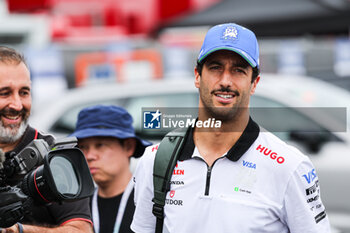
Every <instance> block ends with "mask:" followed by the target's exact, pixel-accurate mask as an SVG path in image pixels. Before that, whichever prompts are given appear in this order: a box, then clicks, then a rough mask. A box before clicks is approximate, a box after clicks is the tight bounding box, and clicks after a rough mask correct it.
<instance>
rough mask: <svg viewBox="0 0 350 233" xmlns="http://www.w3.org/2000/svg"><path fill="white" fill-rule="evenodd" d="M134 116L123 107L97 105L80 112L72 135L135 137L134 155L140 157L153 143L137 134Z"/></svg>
mask: <svg viewBox="0 0 350 233" xmlns="http://www.w3.org/2000/svg"><path fill="white" fill-rule="evenodd" d="M132 122H133V119H132V116H131V115H130V114H129V113H128V112H127V111H126V110H125V109H124V108H122V107H119V106H113V105H95V106H92V107H87V108H84V109H83V110H81V111H80V112H79V115H78V120H77V124H76V128H75V131H74V132H73V133H72V134H71V135H70V136H74V137H77V138H78V139H83V138H89V137H115V138H118V139H127V138H135V139H136V141H137V144H136V149H135V152H134V155H133V157H135V158H138V157H140V156H141V155H142V154H143V152H144V151H145V148H146V147H147V146H149V145H151V144H152V143H150V142H148V141H146V140H142V139H141V138H139V137H137V136H136V135H135V131H134V128H133V126H132Z"/></svg>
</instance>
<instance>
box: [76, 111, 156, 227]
mask: <svg viewBox="0 0 350 233" xmlns="http://www.w3.org/2000/svg"><path fill="white" fill-rule="evenodd" d="M132 122H133V118H132V116H131V115H130V114H129V113H128V112H127V111H126V110H125V109H124V108H122V107H119V106H113V105H96V106H91V107H87V108H84V109H83V110H81V111H80V112H79V115H78V120H77V124H76V129H75V131H74V132H73V133H72V134H71V136H75V137H76V138H77V139H78V147H79V148H80V149H81V150H82V151H83V153H84V155H85V157H86V160H87V162H88V165H89V168H90V172H91V175H92V177H93V179H94V181H95V183H96V184H97V188H96V190H95V193H94V195H93V197H92V198H91V202H90V204H91V212H92V220H93V224H94V230H95V232H96V233H112V232H113V233H116V232H122V233H126V232H132V231H131V229H130V224H131V221H132V217H133V214H134V210H135V206H134V203H133V198H134V191H133V182H132V180H131V177H132V172H131V171H130V158H131V157H134V158H138V157H140V156H142V154H143V152H144V150H145V148H146V147H147V146H149V145H151V143H150V142H148V141H145V140H142V139H141V138H139V137H138V136H136V135H135V131H134V128H133V126H132Z"/></svg>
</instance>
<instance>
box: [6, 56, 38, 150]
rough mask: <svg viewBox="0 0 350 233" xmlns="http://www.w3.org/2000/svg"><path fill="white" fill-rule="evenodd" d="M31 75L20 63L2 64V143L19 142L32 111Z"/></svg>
mask: <svg viewBox="0 0 350 233" xmlns="http://www.w3.org/2000/svg"><path fill="white" fill-rule="evenodd" d="M30 85H31V82H30V74H29V70H28V68H27V66H26V65H25V64H24V63H23V62H20V63H19V64H18V63H16V62H6V63H3V62H0V143H11V142H15V141H17V140H18V139H19V138H20V137H21V136H22V135H23V133H24V131H25V129H26V127H27V124H28V123H27V122H28V117H29V115H30V109H31V104H32V100H31V92H30Z"/></svg>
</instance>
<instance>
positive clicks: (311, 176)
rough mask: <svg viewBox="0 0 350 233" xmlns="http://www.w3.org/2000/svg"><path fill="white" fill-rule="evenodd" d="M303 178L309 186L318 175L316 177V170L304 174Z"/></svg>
mask: <svg viewBox="0 0 350 233" xmlns="http://www.w3.org/2000/svg"><path fill="white" fill-rule="evenodd" d="M303 177H304V178H305V180H306V182H307V183H308V184H310V183H311V182H313V181H314V180H315V179H316V177H317V175H316V171H315V169H312V170H311V171H309V172H308V173H307V174H304V175H303Z"/></svg>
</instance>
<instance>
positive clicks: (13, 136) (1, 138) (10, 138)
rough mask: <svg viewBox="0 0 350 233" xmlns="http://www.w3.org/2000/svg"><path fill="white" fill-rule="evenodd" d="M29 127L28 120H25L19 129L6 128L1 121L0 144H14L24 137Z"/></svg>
mask: <svg viewBox="0 0 350 233" xmlns="http://www.w3.org/2000/svg"><path fill="white" fill-rule="evenodd" d="M27 126H28V118H26V119H24V120H23V121H22V122H21V124H20V125H19V127H11V126H4V124H3V122H2V121H0V142H1V143H13V142H16V141H17V140H18V139H20V138H21V137H22V135H23V134H24V131H25V130H26V128H27Z"/></svg>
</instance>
